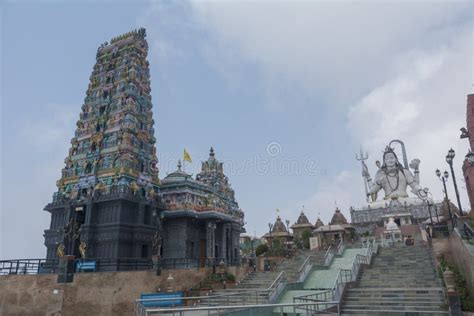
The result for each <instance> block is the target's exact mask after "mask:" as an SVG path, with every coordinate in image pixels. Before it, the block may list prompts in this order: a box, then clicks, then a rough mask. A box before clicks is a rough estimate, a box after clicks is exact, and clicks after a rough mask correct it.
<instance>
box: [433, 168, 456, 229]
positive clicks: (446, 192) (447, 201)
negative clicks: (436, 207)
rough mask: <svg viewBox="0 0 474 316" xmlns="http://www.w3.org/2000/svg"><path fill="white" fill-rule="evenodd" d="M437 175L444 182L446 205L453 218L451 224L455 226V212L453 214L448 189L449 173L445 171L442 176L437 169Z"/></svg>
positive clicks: (450, 217) (450, 216)
mask: <svg viewBox="0 0 474 316" xmlns="http://www.w3.org/2000/svg"><path fill="white" fill-rule="evenodd" d="M436 176H437V177H438V178H439V179H440V180H441V181H442V182H443V188H444V195H445V198H446V205H447V206H448V213H449V219H450V220H451V226H452V227H454V222H453V214H451V206H450V205H449V198H448V190H446V181H448V177H449V173H448V172H447V171H444V173H443V176H441V171H439V169H436Z"/></svg>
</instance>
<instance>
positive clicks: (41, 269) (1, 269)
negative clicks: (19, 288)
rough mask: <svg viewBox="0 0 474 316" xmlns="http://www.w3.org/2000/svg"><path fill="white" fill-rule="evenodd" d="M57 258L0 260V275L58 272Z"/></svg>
mask: <svg viewBox="0 0 474 316" xmlns="http://www.w3.org/2000/svg"><path fill="white" fill-rule="evenodd" d="M58 265H59V260H58V259H15V260H1V261H0V275H9V274H20V275H32V274H50V273H57V272H58Z"/></svg>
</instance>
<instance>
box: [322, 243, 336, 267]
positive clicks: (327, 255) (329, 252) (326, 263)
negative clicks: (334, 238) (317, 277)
mask: <svg viewBox="0 0 474 316" xmlns="http://www.w3.org/2000/svg"><path fill="white" fill-rule="evenodd" d="M332 258H334V253H333V252H332V246H329V248H328V250H326V253H325V254H324V266H326V267H329V266H330V265H331V262H332Z"/></svg>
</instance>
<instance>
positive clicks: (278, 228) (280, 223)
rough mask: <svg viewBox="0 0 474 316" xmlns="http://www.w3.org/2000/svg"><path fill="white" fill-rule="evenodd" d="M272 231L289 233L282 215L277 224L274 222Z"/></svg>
mask: <svg viewBox="0 0 474 316" xmlns="http://www.w3.org/2000/svg"><path fill="white" fill-rule="evenodd" d="M272 233H288V230H286V227H285V224H284V223H283V221H282V220H281V218H280V216H278V217H277V219H276V221H275V224H273V228H272Z"/></svg>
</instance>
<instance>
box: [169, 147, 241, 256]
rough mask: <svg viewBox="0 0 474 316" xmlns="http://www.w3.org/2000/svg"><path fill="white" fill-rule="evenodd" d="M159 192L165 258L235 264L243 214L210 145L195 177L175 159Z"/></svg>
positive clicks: (238, 254)
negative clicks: (176, 164)
mask: <svg viewBox="0 0 474 316" xmlns="http://www.w3.org/2000/svg"><path fill="white" fill-rule="evenodd" d="M161 194H162V197H163V201H164V203H165V211H164V212H163V213H162V215H161V217H162V223H163V234H164V235H163V258H165V262H166V260H167V259H172V260H174V259H175V258H180V259H184V258H188V259H199V263H200V264H201V265H202V264H203V263H204V261H205V260H206V259H213V260H218V262H221V261H222V262H225V263H227V264H230V265H234V264H238V262H239V260H240V251H239V238H240V233H241V232H242V226H243V217H244V215H243V212H242V211H241V210H240V208H239V205H238V203H237V202H236V201H235V197H234V190H233V189H232V188H231V187H230V184H229V182H228V180H227V177H226V176H225V175H224V171H223V164H222V163H221V162H219V161H218V160H217V159H216V158H215V154H214V149H213V148H211V150H210V153H209V159H208V160H207V161H205V162H203V163H202V171H201V172H200V173H198V174H197V175H196V179H193V178H192V176H191V175H189V174H187V173H186V172H185V171H183V170H182V169H181V163H180V162H178V168H177V170H176V171H174V172H172V173H170V174H169V175H167V176H166V177H165V178H164V179H163V181H162V184H161ZM168 262H170V260H168ZM195 262H197V261H195Z"/></svg>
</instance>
